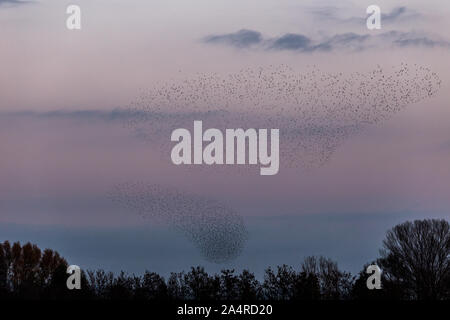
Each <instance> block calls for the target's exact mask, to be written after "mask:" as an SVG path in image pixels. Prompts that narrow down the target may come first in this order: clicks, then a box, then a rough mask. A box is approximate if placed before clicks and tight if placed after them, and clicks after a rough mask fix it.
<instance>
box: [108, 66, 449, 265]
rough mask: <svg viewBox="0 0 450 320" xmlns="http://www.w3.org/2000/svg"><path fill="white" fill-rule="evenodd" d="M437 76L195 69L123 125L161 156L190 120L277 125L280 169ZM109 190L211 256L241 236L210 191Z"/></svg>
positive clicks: (427, 92)
mask: <svg viewBox="0 0 450 320" xmlns="http://www.w3.org/2000/svg"><path fill="white" fill-rule="evenodd" d="M440 84H441V81H440V79H439V77H438V76H437V75H436V73H434V72H432V71H431V70H430V69H429V68H426V67H423V66H419V65H416V64H414V65H410V64H407V63H402V64H401V65H399V66H394V67H389V68H381V67H377V68H375V69H373V70H371V71H368V72H355V73H349V74H344V73H329V72H324V71H321V70H320V69H318V68H315V67H312V68H310V69H309V70H308V71H306V72H303V73H299V72H296V71H295V70H294V69H292V68H290V67H289V66H286V65H281V66H269V67H261V68H255V69H251V68H248V69H243V70H241V71H239V72H237V73H232V74H229V75H225V76H222V75H219V74H199V75H197V76H196V77H193V78H190V79H185V80H181V81H172V82H168V83H164V84H161V85H157V86H155V87H153V88H151V89H150V90H149V91H148V92H146V93H145V94H143V95H142V96H141V97H140V98H139V99H138V100H137V101H135V102H134V103H133V104H132V105H131V106H130V107H129V110H128V111H129V113H130V115H131V117H130V118H129V119H128V120H127V123H126V125H127V126H128V127H129V128H131V129H132V130H133V131H134V132H135V133H136V134H137V135H138V136H139V137H141V138H143V139H145V140H146V141H148V142H149V143H150V144H151V145H152V147H153V149H155V150H159V151H160V155H161V157H163V158H164V159H166V160H167V159H169V156H170V150H171V148H172V147H173V142H171V141H170V135H171V132H172V131H173V130H174V129H176V128H188V129H189V128H192V126H193V121H194V120H202V121H203V127H204V128H205V129H206V128H217V129H221V130H225V129H226V128H243V129H248V128H255V129H258V128H265V129H279V130H280V170H282V168H283V167H291V168H299V167H302V168H307V167H311V166H320V165H323V164H324V163H326V162H327V161H328V160H329V159H330V157H331V155H332V154H333V152H334V151H335V150H336V148H337V147H339V145H340V144H342V143H343V142H344V141H345V140H346V139H348V138H349V137H351V136H353V135H355V134H357V133H359V132H361V130H363V129H364V128H365V127H367V126H369V125H374V124H377V123H380V122H382V121H385V120H387V119H389V118H391V117H392V116H393V115H395V114H396V113H398V112H399V111H401V110H402V109H404V108H405V107H406V106H408V105H410V104H413V103H417V102H419V101H422V100H424V99H427V98H429V97H431V96H433V95H434V94H435V93H436V92H437V90H438V89H439V87H440ZM199 167H206V165H196V166H195V168H199ZM219 167H221V166H215V167H214V169H215V170H216V169H217V168H219ZM236 167H239V166H233V168H230V167H228V166H222V169H223V170H236ZM249 167H252V166H249V165H245V166H241V169H242V168H245V170H248V169H249ZM225 168H226V169H225ZM115 198H116V199H119V200H120V201H121V203H124V204H126V206H127V207H128V208H132V209H134V210H136V211H138V212H139V213H141V214H143V215H147V216H158V217H160V218H164V219H165V221H167V222H169V223H170V224H171V225H173V226H175V227H176V228H177V229H179V230H182V231H183V232H184V233H185V234H186V235H187V236H188V237H189V238H190V239H191V240H192V241H193V242H194V243H195V244H196V245H197V246H198V247H199V248H200V250H201V252H202V253H203V255H204V256H205V257H206V258H207V259H209V260H211V261H215V262H223V261H227V260H230V259H232V258H234V257H236V256H237V255H238V253H239V252H240V250H241V249H242V247H243V243H244V242H245V239H246V231H245V227H244V225H243V223H242V219H241V218H240V217H239V216H238V215H237V214H236V213H235V212H234V211H233V210H232V209H228V208H226V207H224V206H221V205H219V204H215V202H210V201H211V200H207V199H202V198H198V197H193V196H189V197H188V196H186V195H184V194H181V193H176V192H173V191H169V190H165V191H162V189H158V188H157V187H152V186H139V185H135V184H129V185H126V186H122V187H120V188H118V190H117V191H116V193H115Z"/></svg>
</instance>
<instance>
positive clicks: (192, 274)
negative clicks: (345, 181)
mask: <svg viewBox="0 0 450 320" xmlns="http://www.w3.org/2000/svg"><path fill="white" fill-rule="evenodd" d="M370 264H377V265H378V266H379V267H380V268H381V270H382V274H381V282H382V288H381V289H380V290H376V289H374V290H369V289H368V288H367V285H366V282H367V278H368V277H369V276H370V275H369V274H367V273H366V268H367V266H368V265H370ZM67 267H68V263H67V261H66V260H65V259H64V258H63V257H61V256H60V255H59V254H58V253H57V252H55V251H53V250H51V249H45V250H44V251H41V250H40V249H39V248H38V247H37V246H36V245H33V244H31V243H26V244H24V245H21V244H20V243H19V242H16V243H14V244H12V245H11V244H10V243H9V242H8V241H5V242H3V243H0V299H89V300H111V299H120V300H157V301H170V300H176V301H178V300H200V301H219V300H224V301H225V300H227V301H230V300H247V301H263V300H269V301H270V300H281V301H292V300H359V299H365V300H366V299H389V300H416V299H418V300H422V299H434V300H443V299H450V228H449V223H448V222H447V221H445V220H416V221H413V222H405V223H402V224H399V225H397V226H395V227H394V228H392V229H391V230H389V231H388V232H387V234H386V237H385V239H384V241H383V244H382V249H381V250H380V257H379V258H377V259H376V260H374V261H372V262H370V263H368V264H366V265H365V266H363V267H362V270H361V271H360V272H359V273H358V274H356V275H352V274H351V273H349V272H346V271H343V270H341V269H339V267H338V264H337V263H336V262H335V261H333V260H331V259H329V258H326V257H322V256H320V257H316V256H310V257H307V258H305V259H304V260H303V262H302V263H301V264H300V265H299V266H298V267H297V269H295V268H293V267H291V266H288V265H284V264H283V265H280V266H277V267H276V268H271V267H269V268H267V269H266V270H265V272H264V277H263V279H261V280H258V279H257V278H256V277H255V275H254V274H253V273H252V272H250V271H249V270H243V271H242V272H239V273H237V272H235V270H232V269H224V270H222V271H221V272H220V273H218V274H212V275H210V274H208V273H207V272H206V271H205V269H204V268H203V267H200V266H198V267H192V268H191V270H189V271H187V272H178V273H175V272H172V273H171V274H170V276H169V277H167V279H165V278H164V277H162V276H160V275H159V274H157V273H155V272H150V271H146V272H145V273H144V274H143V275H141V276H137V275H129V274H127V273H125V272H123V271H122V272H120V273H119V274H117V275H115V274H113V273H112V272H106V271H104V270H101V269H100V270H89V271H86V272H84V271H82V272H81V289H80V290H68V289H67V286H66V281H67V278H68V274H67V273H66V270H67Z"/></svg>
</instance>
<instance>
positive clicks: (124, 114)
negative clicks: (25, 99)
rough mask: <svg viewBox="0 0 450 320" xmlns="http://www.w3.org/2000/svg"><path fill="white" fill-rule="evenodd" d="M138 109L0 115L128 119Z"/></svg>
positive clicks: (23, 112)
mask: <svg viewBox="0 0 450 320" xmlns="http://www.w3.org/2000/svg"><path fill="white" fill-rule="evenodd" d="M0 1H1V0H0ZM137 112H138V111H131V110H123V109H114V110H53V111H44V112H36V111H13V112H1V113H0V115H1V116H9V117H29V118H37V119H50V118H53V119H57V118H59V119H72V120H104V121H114V120H123V119H130V118H134V117H137V116H139V115H138V114H136V113H137Z"/></svg>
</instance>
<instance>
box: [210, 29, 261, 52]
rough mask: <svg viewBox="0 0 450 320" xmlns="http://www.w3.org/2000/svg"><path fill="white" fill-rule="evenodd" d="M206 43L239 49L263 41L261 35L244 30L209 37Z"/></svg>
mask: <svg viewBox="0 0 450 320" xmlns="http://www.w3.org/2000/svg"><path fill="white" fill-rule="evenodd" d="M204 41H205V42H206V43H218V44H228V45H231V46H234V47H238V48H245V47H249V46H252V45H255V44H259V43H260V42H261V41H262V36H261V33H259V32H257V31H253V30H247V29H242V30H239V31H238V32H235V33H228V34H222V35H210V36H207V37H206V38H205V39H204Z"/></svg>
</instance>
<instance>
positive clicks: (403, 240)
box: [378, 219, 450, 299]
mask: <svg viewBox="0 0 450 320" xmlns="http://www.w3.org/2000/svg"><path fill="white" fill-rule="evenodd" d="M380 254H381V258H380V259H379V260H378V264H379V265H380V267H381V268H382V269H383V277H384V281H388V282H390V284H395V285H396V286H397V287H400V288H402V290H403V295H404V296H403V298H405V299H445V298H448V297H449V288H450V256H449V255H450V227H449V223H448V222H447V221H445V220H434V219H433V220H416V221H414V222H405V223H402V224H399V225H397V226H395V227H394V228H392V229H391V230H389V231H388V232H387V235H386V239H385V240H384V241H383V249H382V250H381V251H380Z"/></svg>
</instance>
